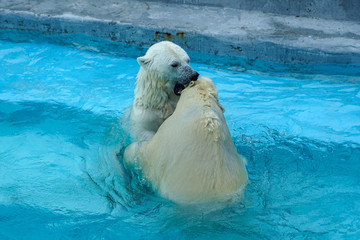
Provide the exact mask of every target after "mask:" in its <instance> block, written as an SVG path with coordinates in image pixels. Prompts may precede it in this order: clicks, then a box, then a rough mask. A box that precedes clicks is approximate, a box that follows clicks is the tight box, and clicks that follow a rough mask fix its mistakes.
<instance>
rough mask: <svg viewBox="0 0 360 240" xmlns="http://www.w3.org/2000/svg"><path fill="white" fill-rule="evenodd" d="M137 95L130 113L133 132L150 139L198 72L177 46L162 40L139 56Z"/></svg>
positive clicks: (133, 137) (137, 138)
mask: <svg viewBox="0 0 360 240" xmlns="http://www.w3.org/2000/svg"><path fill="white" fill-rule="evenodd" d="M137 61H138V63H139V65H140V70H139V73H138V75H137V81H136V88H135V97H134V102H133V105H132V109H131V113H130V135H131V137H132V139H133V140H135V141H144V140H148V139H150V138H151V137H152V136H153V135H154V134H155V132H156V131H157V130H158V128H159V126H160V125H161V124H162V123H163V121H164V120H165V119H167V118H168V117H169V116H170V115H171V114H172V113H173V112H174V109H175V106H176V103H177V102H178V100H179V95H180V93H181V91H182V90H183V89H184V88H185V86H187V85H188V84H189V83H190V81H194V80H196V79H197V78H198V76H199V74H198V73H197V72H196V71H194V70H193V69H192V68H191V67H190V65H189V61H190V58H189V56H188V55H187V54H186V52H185V51H184V50H183V49H182V48H181V47H180V46H178V45H176V44H174V43H172V42H169V41H163V42H159V43H156V44H154V45H152V46H151V47H150V48H149V49H148V51H147V52H146V54H145V56H142V57H139V58H137Z"/></svg>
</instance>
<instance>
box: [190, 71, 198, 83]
mask: <svg viewBox="0 0 360 240" xmlns="http://www.w3.org/2000/svg"><path fill="white" fill-rule="evenodd" d="M198 77H199V73H198V72H195V73H194V74H193V75H192V76H191V78H190V79H191V81H196V80H197V79H198Z"/></svg>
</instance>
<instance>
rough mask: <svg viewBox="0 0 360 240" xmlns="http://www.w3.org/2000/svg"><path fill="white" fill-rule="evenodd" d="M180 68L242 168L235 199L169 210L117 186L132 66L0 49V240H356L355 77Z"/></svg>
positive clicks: (359, 113) (60, 51)
mask: <svg viewBox="0 0 360 240" xmlns="http://www.w3.org/2000/svg"><path fill="white" fill-rule="evenodd" d="M191 65H192V67H193V68H194V69H195V70H197V71H198V72H199V73H200V74H201V75H202V76H207V77H210V78H212V79H213V81H214V83H215V85H216V86H217V88H218V90H219V96H220V101H221V103H222V105H223V106H224V107H225V109H226V112H225V117H226V120H227V122H228V125H229V128H230V131H231V134H232V136H233V140H234V142H235V145H236V147H237V149H238V151H239V153H241V154H242V155H244V156H245V157H246V158H247V159H248V166H247V169H248V172H249V179H250V183H249V185H248V187H247V189H246V193H245V199H244V200H242V201H238V202H235V203H232V204H229V205H224V204H214V203H210V204H205V205H201V206H197V205H195V206H194V205H193V206H180V205H176V204H174V203H172V202H169V201H166V200H164V199H161V198H160V197H158V196H156V194H155V193H152V192H151V191H150V190H149V188H148V187H147V183H144V182H141V181H137V180H136V179H135V180H134V179H130V178H129V176H128V174H127V172H125V171H124V169H123V168H122V164H121V157H119V156H117V153H118V151H119V149H120V148H121V147H122V146H123V145H124V137H123V134H122V129H121V117H122V113H123V111H124V109H125V108H126V107H128V106H129V105H131V103H132V99H133V91H134V88H135V80H136V79H135V77H136V74H137V71H138V68H139V67H138V65H137V62H136V59H134V58H126V57H118V56H114V55H110V54H105V53H97V52H90V51H81V50H77V49H74V48H69V47H66V46H61V45H53V44H49V43H46V42H42V43H31V42H12V41H7V40H2V41H0V229H1V230H0V239H360V218H359V216H360V174H359V173H360V77H356V76H352V77H348V76H342V75H336V76H334V75H325V74H324V75H301V74H296V75H295V74H292V73H284V74H282V76H281V77H279V76H274V75H269V74H266V73H260V72H235V71H229V70H223V69H216V68H215V67H213V66H208V65H204V64H195V63H192V64H191Z"/></svg>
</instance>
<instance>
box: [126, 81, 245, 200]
mask: <svg viewBox="0 0 360 240" xmlns="http://www.w3.org/2000/svg"><path fill="white" fill-rule="evenodd" d="M223 111H224V109H223V108H222V106H221V105H220V103H219V100H218V94H217V89H216V88H215V86H214V84H213V83H212V81H211V80H210V79H208V78H205V77H201V78H199V80H198V81H196V82H191V83H190V85H189V86H188V87H187V88H186V89H185V90H183V92H182V93H181V97H180V100H179V102H178V104H177V106H176V109H175V111H174V113H173V114H172V115H171V116H170V117H169V118H168V119H167V120H166V121H164V123H163V124H162V125H161V126H160V128H159V130H158V131H157V133H156V134H155V135H154V137H153V138H152V139H151V140H149V141H145V142H142V143H138V142H135V143H133V144H131V145H130V146H129V147H128V148H127V149H126V150H125V154H124V162H125V165H126V166H127V168H138V169H141V172H142V174H143V176H144V177H145V178H146V179H147V180H148V181H149V182H150V183H151V184H152V186H153V188H154V190H155V191H157V192H158V193H159V194H160V195H161V196H163V197H165V198H167V199H170V200H172V201H175V202H178V203H196V202H203V201H207V200H211V199H218V198H223V197H227V196H231V195H232V193H235V192H238V191H241V189H243V187H244V186H245V184H246V182H247V179H248V175H247V171H246V167H245V165H246V159H245V158H244V157H242V156H240V155H239V154H238V153H237V151H236V148H235V145H234V143H233V141H232V138H231V135H230V132H229V129H228V126H227V124H226V121H225V118H224V115H223Z"/></svg>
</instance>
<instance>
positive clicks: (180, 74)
mask: <svg viewBox="0 0 360 240" xmlns="http://www.w3.org/2000/svg"><path fill="white" fill-rule="evenodd" d="M137 61H138V63H139V65H140V68H143V69H144V70H145V71H146V72H147V74H152V75H154V76H155V77H156V78H157V79H158V80H160V81H164V82H166V84H169V87H170V88H171V89H172V90H173V92H174V93H175V94H176V95H180V94H181V91H182V90H183V89H184V88H185V87H186V86H187V85H189V83H190V82H191V81H195V80H197V78H198V76H199V73H197V72H196V71H194V70H193V69H192V68H191V67H190V65H189V62H190V58H189V56H188V55H187V53H186V52H185V51H184V50H183V49H182V48H181V47H180V46H178V45H176V44H174V43H172V42H169V41H162V42H159V43H156V44H154V45H152V46H151V47H150V48H149V49H148V51H147V52H146V54H145V56H142V57H138V58H137Z"/></svg>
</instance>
